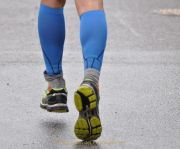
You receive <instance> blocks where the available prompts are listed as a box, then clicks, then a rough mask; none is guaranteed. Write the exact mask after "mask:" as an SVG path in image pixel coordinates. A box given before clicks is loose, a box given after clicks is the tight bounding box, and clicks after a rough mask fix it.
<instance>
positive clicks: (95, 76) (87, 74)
mask: <svg viewBox="0 0 180 149" xmlns="http://www.w3.org/2000/svg"><path fill="white" fill-rule="evenodd" d="M99 76H100V72H99V71H98V70H96V69H93V68H88V69H86V70H85V71H84V80H85V79H91V80H93V81H94V82H95V83H98V82H99Z"/></svg>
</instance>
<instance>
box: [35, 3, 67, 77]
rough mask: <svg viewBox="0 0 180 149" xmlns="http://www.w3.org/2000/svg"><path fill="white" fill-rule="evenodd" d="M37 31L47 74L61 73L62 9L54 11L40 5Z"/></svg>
mask: <svg viewBox="0 0 180 149" xmlns="http://www.w3.org/2000/svg"><path fill="white" fill-rule="evenodd" d="M38 31H39V38H40V42H41V47H42V51H43V56H44V61H45V64H46V72H47V74H49V75H53V76H54V75H58V74H60V73H62V55H63V47H64V40H65V21H64V14H63V8H61V9H54V8H50V7H48V6H45V5H43V4H41V5H40V10H39V18H38Z"/></svg>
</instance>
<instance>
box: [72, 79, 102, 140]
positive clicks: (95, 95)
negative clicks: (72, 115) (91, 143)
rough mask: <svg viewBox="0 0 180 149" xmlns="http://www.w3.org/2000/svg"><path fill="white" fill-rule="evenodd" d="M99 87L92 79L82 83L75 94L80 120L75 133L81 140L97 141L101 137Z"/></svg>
mask: <svg viewBox="0 0 180 149" xmlns="http://www.w3.org/2000/svg"><path fill="white" fill-rule="evenodd" d="M99 100H100V97H99V86H98V84H96V83H95V82H93V81H92V80H90V79H86V80H84V81H83V82H82V84H81V85H80V87H79V88H78V89H77V91H76V92H75V94H74V102H75V106H76V109H77V110H78V111H79V118H78V120H77V122H76V124H75V126H74V133H75V135H76V136H77V138H79V139H81V140H96V139H97V138H99V137H100V136H101V132H102V126H101V121H100V117H99Z"/></svg>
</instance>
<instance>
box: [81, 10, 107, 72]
mask: <svg viewBox="0 0 180 149" xmlns="http://www.w3.org/2000/svg"><path fill="white" fill-rule="evenodd" d="M80 19H81V25H80V39H81V45H82V51H83V57H84V69H85V70H86V69H87V68H94V69H96V70H98V71H100V70H101V66H102V60H103V55H104V50H105V46H106V40H107V23H106V16H105V13H104V12H103V11H101V10H93V11H88V12H85V13H83V14H82V15H81V17H80Z"/></svg>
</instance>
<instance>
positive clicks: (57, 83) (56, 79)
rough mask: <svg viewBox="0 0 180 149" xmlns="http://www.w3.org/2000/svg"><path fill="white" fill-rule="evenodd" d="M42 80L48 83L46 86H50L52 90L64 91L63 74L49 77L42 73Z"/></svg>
mask: <svg viewBox="0 0 180 149" xmlns="http://www.w3.org/2000/svg"><path fill="white" fill-rule="evenodd" d="M44 78H45V80H46V81H47V82H48V85H49V86H51V87H52V88H64V89H65V81H64V79H63V73H61V74H58V75H56V76H51V75H48V74H47V73H45V72H44Z"/></svg>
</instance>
